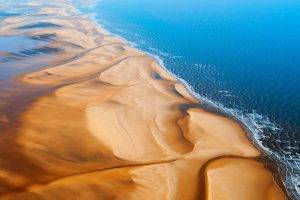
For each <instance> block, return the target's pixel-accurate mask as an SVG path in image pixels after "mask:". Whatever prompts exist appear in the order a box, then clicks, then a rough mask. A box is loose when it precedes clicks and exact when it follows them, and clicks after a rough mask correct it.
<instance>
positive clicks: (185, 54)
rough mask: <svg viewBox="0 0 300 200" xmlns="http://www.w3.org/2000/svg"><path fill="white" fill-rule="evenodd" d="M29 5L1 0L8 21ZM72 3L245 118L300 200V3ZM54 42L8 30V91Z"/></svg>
mask: <svg viewBox="0 0 300 200" xmlns="http://www.w3.org/2000/svg"><path fill="white" fill-rule="evenodd" d="M24 2H27V1H25V0H15V1H11V2H8V1H4V0H0V22H1V21H2V20H5V19H6V18H7V17H10V16H18V15H24V14H30V13H35V12H36V10H35V8H34V6H29V7H26V6H24V5H25V4H24ZM72 2H74V4H75V5H76V6H77V8H78V9H79V10H80V11H81V12H82V13H84V14H87V15H88V16H90V17H91V18H92V19H93V20H95V21H97V22H98V23H99V24H100V25H102V26H103V27H104V28H106V29H107V30H109V31H110V32H111V33H113V34H116V35H120V36H121V37H123V38H125V39H126V40H128V41H129V42H131V43H132V45H134V46H136V47H137V48H139V49H141V50H143V51H145V52H147V53H149V54H151V55H153V56H155V57H156V58H157V59H158V61H160V62H161V63H162V64H163V65H164V67H165V68H166V69H167V70H168V71H169V72H170V73H172V74H174V76H176V77H177V78H178V79H180V80H181V81H183V82H185V83H186V85H187V86H189V88H190V89H191V92H192V93H193V94H194V95H195V96H197V97H198V98H199V99H200V100H201V101H202V102H203V106H204V107H207V108H209V109H213V110H216V111H218V112H222V113H224V114H226V115H228V116H229V117H233V118H235V119H237V120H239V121H240V122H241V123H242V124H243V125H244V126H245V128H246V129H247V130H248V132H249V138H251V139H252V140H253V142H254V143H255V144H256V145H257V146H258V147H259V148H260V149H261V150H262V151H263V152H265V154H266V155H267V156H268V157H269V158H270V159H271V160H273V161H274V162H275V163H277V164H278V166H279V171H280V174H281V177H282V178H283V181H284V185H285V187H286V188H287V189H288V193H289V194H290V196H291V197H292V198H293V199H300V117H299V113H300V1H299V0H249V1H245V0H244V1H243V0H226V1H225V0H218V1H216V0H186V1H182V0H164V1H161V0H101V1H100V0H99V1H97V0H82V1H79V0H76V1H75V0H73V1H72ZM45 3H46V2H45ZM0 28H1V27H0ZM50 41H51V38H50V39H49V38H48V39H47V38H39V39H37V38H29V37H23V36H14V35H10V36H0V44H1V45H0V89H1V87H2V89H3V88H4V89H5V87H6V85H7V84H6V82H7V81H9V80H10V79H11V78H12V77H14V76H16V75H18V74H22V73H24V72H28V71H33V70H35V69H39V68H42V67H44V66H47V62H49V63H51V58H52V57H55V56H57V52H56V51H50V52H49V49H48V50H47V49H43V48H40V47H43V46H44V45H46V44H47V43H49V42H50ZM30 49H31V50H34V51H28V50H30ZM3 52H4V53H3ZM5 52H9V53H10V54H5ZM36 54H37V55H39V56H36ZM36 57H37V58H36ZM40 57H42V58H43V59H39V58H40ZM45 62H46V64H45ZM0 93H1V91H0ZM0 97H1V95H0ZM0 103H1V102H0Z"/></svg>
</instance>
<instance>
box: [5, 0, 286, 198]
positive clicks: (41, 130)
mask: <svg viewBox="0 0 300 200" xmlns="http://www.w3.org/2000/svg"><path fill="white" fill-rule="evenodd" d="M62 5H63V7H62V8H61V9H60V8H59V7H55V8H51V7H46V8H43V9H41V11H40V13H39V14H41V13H44V14H49V15H51V16H53V15H54V16H57V17H56V18H47V19H45V20H42V19H40V20H39V21H42V22H48V23H52V24H55V25H57V26H59V28H39V29H36V30H27V31H26V34H27V35H29V36H34V35H40V34H42V33H43V34H45V33H47V34H53V35H55V42H53V43H50V44H49V45H54V44H56V45H62V46H63V44H66V42H67V43H68V44H69V46H68V48H66V49H65V52H66V53H72V55H73V56H72V57H70V58H68V59H65V60H64V62H61V63H59V64H57V65H55V66H49V67H47V68H45V69H41V70H39V71H35V72H32V73H28V74H25V75H23V76H22V77H20V78H19V80H20V81H22V82H23V83H25V84H27V85H32V86H35V87H41V88H48V89H49V88H50V89H51V92H48V93H47V94H44V95H42V96H39V97H38V98H36V99H35V100H33V101H32V102H31V103H30V104H29V105H27V106H26V109H24V112H22V113H21V114H20V115H19V116H18V126H17V127H16V128H8V129H6V130H5V131H3V135H2V136H1V138H0V142H1V144H3V146H2V147H0V151H1V154H0V158H1V163H0V195H1V196H0V199H49V200H50V199H170V200H171V199H180V200H185V199H186V200H188V199H230V200H233V199H237V200H238V199H270V200H271V199H272V200H273V199H284V198H285V195H284V193H283V192H282V190H281V189H280V188H279V187H278V186H277V184H276V182H275V181H274V180H273V177H272V175H271V173H270V172H269V171H268V170H267V169H266V168H264V167H263V164H262V163H259V162H258V161H254V160H253V158H257V157H259V156H260V155H261V153H260V152H259V151H258V150H257V149H256V148H255V147H254V146H253V144H252V143H251V142H250V141H249V140H248V138H247V134H246V132H245V131H244V130H243V129H242V127H241V126H240V125H239V124H238V123H237V122H236V121H234V120H232V119H229V118H226V117H224V116H221V115H218V114H215V113H211V112H208V111H206V110H205V109H204V108H202V107H201V102H199V101H198V100H197V99H195V98H194V97H192V96H191V95H190V94H189V93H188V91H187V89H186V88H185V87H184V86H183V85H182V83H180V82H178V81H177V80H176V79H175V78H174V77H172V76H171V75H169V74H168V73H167V72H166V71H164V70H163V68H161V66H160V65H159V64H158V63H157V62H156V61H155V59H153V58H151V57H149V56H148V55H145V54H144V53H142V52H139V51H138V50H136V49H134V48H133V47H131V46H130V45H128V44H127V43H126V42H125V41H124V40H123V39H120V38H117V37H114V36H111V35H110V34H109V33H108V32H107V31H105V30H103V29H102V28H99V27H98V26H96V25H95V24H94V23H92V22H91V21H90V20H89V19H88V18H86V17H82V16H80V15H79V14H78V13H77V12H76V10H74V8H73V7H72V6H71V5H69V4H67V3H62ZM72 15H76V17H66V16H72ZM35 18H37V19H39V17H38V16H36V17H34V16H32V17H22V16H21V17H12V18H11V19H8V20H6V22H4V24H5V23H7V24H6V25H5V26H3V27H2V28H1V29H0V33H3V34H4V33H5V34H21V33H20V30H16V29H15V27H16V26H17V25H18V26H25V25H28V24H33V22H32V20H33V19H35ZM16 22H18V23H16ZM16 24H17V25H16ZM57 26H56V27H57ZM22 34H24V33H22ZM58 58H59V56H58ZM10 155H13V156H10ZM224 157H226V158H224Z"/></svg>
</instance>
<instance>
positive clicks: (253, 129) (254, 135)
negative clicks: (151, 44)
mask: <svg viewBox="0 0 300 200" xmlns="http://www.w3.org/2000/svg"><path fill="white" fill-rule="evenodd" d="M71 4H73V3H71ZM75 9H76V10H77V12H78V13H80V14H82V15H86V16H88V18H89V19H90V20H91V21H93V22H94V23H95V25H96V26H99V27H100V28H101V29H105V30H106V31H107V32H108V33H110V34H111V35H112V36H114V37H117V38H120V39H121V40H124V41H125V42H126V43H128V44H129V45H130V46H131V47H133V48H135V49H136V50H137V51H139V52H141V53H144V54H146V55H148V56H149V57H152V58H154V59H155V60H156V61H157V62H158V63H159V65H160V66H161V68H162V69H163V70H164V71H166V72H167V73H168V74H169V75H170V76H172V77H173V78H175V79H176V80H177V81H178V82H179V83H181V84H182V85H184V87H185V89H186V90H187V91H188V93H189V94H190V95H191V96H193V98H196V99H197V100H198V101H199V102H198V103H199V104H201V108H202V109H204V110H206V111H208V112H211V113H215V114H217V115H221V116H224V117H226V118H229V119H232V120H234V121H236V122H237V123H239V125H240V126H241V127H242V128H243V130H244V131H245V132H246V133H247V134H246V135H247V138H248V140H249V141H250V142H251V143H252V144H253V145H254V146H255V147H256V148H257V149H258V150H259V151H260V152H261V155H260V156H259V157H257V158H256V159H257V160H259V162H262V163H263V164H264V166H265V167H266V168H267V169H268V170H270V171H271V172H272V174H273V177H274V179H275V180H276V182H277V184H279V186H280V188H281V189H282V190H283V191H284V193H285V194H286V197H287V198H288V199H291V196H293V195H294V194H293V193H289V191H288V190H287V188H286V185H285V184H286V182H285V181H284V178H286V177H285V176H284V175H283V174H282V173H281V171H282V170H283V169H282V168H281V167H280V164H281V163H280V162H279V161H278V159H276V155H274V153H273V152H272V151H270V150H269V149H268V148H266V147H265V146H264V145H262V144H261V142H259V136H258V135H259V134H260V131H259V127H258V126H259V125H257V124H256V122H255V121H254V119H250V118H249V117H248V116H244V114H242V113H241V112H240V111H239V110H238V109H236V108H227V107H225V106H224V105H223V104H222V103H220V102H215V101H212V100H210V99H208V98H206V97H204V96H201V95H200V94H198V93H197V92H196V91H195V90H194V89H193V87H192V86H191V85H190V84H189V83H188V82H187V81H186V80H184V79H182V78H180V77H178V76H177V75H175V74H174V73H172V72H171V71H169V70H168V69H167V67H166V66H165V64H164V61H163V59H162V58H160V56H159V55H157V54H155V53H154V52H153V53H151V52H148V51H146V50H142V49H141V48H140V47H139V45H138V44H136V43H135V42H131V41H128V40H126V39H125V38H123V37H122V36H121V35H118V34H115V33H112V32H110V31H109V30H108V28H106V27H105V25H102V24H100V23H99V22H98V21H97V19H96V16H90V15H88V14H83V13H82V12H81V11H79V9H78V8H76V7H75ZM93 15H94V14H93ZM106 23H107V22H106ZM255 114H257V113H254V115H255ZM249 120H250V121H249ZM269 123H271V124H272V127H271V128H272V129H278V130H280V128H278V127H277V126H276V125H275V124H273V123H272V122H269ZM290 195H291V196H290Z"/></svg>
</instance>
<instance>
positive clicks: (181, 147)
mask: <svg viewBox="0 0 300 200" xmlns="http://www.w3.org/2000/svg"><path fill="white" fill-rule="evenodd" d="M97 25H98V24H97ZM100 28H102V27H100ZM119 39H120V38H119ZM117 40H118V39H117ZM121 41H122V42H123V39H122V38H121ZM122 42H121V43H120V44H121V45H124V46H125V47H126V48H127V44H128V43H126V41H125V43H122ZM124 46H120V47H118V45H116V49H108V51H116V52H118V51H124V50H123V49H124ZM121 47H122V48H121ZM129 49H130V51H131V50H132V54H133V55H135V54H137V55H136V56H140V57H142V58H144V60H143V59H142V60H138V59H137V61H138V62H141V63H144V62H145V65H146V64H147V63H148V61H146V60H147V59H148V56H149V55H147V54H146V55H145V56H144V55H140V54H144V52H136V51H139V50H137V49H135V48H132V47H130V44H129ZM94 50H96V51H97V49H94ZM92 51H93V50H92ZM126 51H127V50H126ZM99 55H100V54H99ZM133 58H134V57H133ZM149 59H150V60H149V62H150V63H151V65H150V66H151V67H153V65H152V61H151V60H152V58H149ZM121 62H122V60H121ZM134 62H135V59H134ZM67 64H68V63H67ZM118 64H119V63H117V64H113V65H112V66H111V67H112V69H114V66H116V65H118ZM63 65H64V64H63ZM63 65H59V66H63ZM154 65H155V67H153V68H152V69H151V68H150V69H143V70H146V71H145V72H144V71H139V70H140V69H138V68H137V69H135V70H137V71H132V72H130V71H129V72H128V73H133V74H135V73H142V75H141V76H146V77H147V79H146V80H147V81H150V82H151V84H154V85H153V86H155V87H157V88H159V91H160V92H163V93H165V94H167V95H171V96H173V97H172V99H173V98H175V96H176V95H178V94H176V95H175V96H174V94H171V93H169V90H166V88H164V86H163V85H162V83H160V84H159V80H155V78H154V79H153V80H152V79H151V76H152V74H151V76H149V75H148V74H147V73H148V72H147V70H149V71H150V70H153V71H154V72H155V73H158V74H159V76H160V77H163V81H165V80H164V79H166V82H164V83H163V84H165V85H166V86H168V84H169V83H168V82H169V81H171V82H173V83H172V84H173V85H174V89H175V90H177V92H178V93H179V95H181V96H183V97H184V98H187V99H188V101H187V102H189V101H190V102H192V101H191V99H192V100H195V98H194V97H192V96H190V95H191V94H188V93H189V91H187V89H188V88H186V87H187V86H186V85H183V83H182V82H181V81H180V80H176V77H170V76H171V74H168V73H169V72H168V71H167V70H166V69H164V66H160V64H159V63H158V64H154ZM156 65H157V66H156ZM59 66H58V67H59ZM128 66H130V67H132V66H134V65H133V64H129V65H128ZM159 68H161V69H159ZM121 69H122V70H125V72H126V69H127V68H121ZM49 70H50V71H51V72H49ZM55 70H56V69H55V67H54V68H53V67H52V68H48V69H42V70H40V71H37V72H34V73H30V75H28V74H27V75H25V78H24V77H23V80H25V82H27V83H28V84H32V83H33V84H34V85H39V84H40V85H50V86H51V85H52V86H58V87H59V88H60V89H58V90H59V91H61V90H63V91H64V90H66V91H64V92H63V91H62V92H57V91H55V93H56V95H60V96H61V95H62V97H61V98H65V97H64V95H66V94H68V92H69V93H70V92H71V93H70V94H72V92H74V91H76V90H75V89H76V87H75V88H73V87H74V86H76V84H77V83H78V84H79V86H80V87H87V88H88V90H89V91H90V92H92V90H96V89H95V88H94V86H93V84H96V83H95V81H93V80H95V79H94V78H91V76H90V75H88V74H87V75H86V77H87V78H86V79H87V81H85V80H83V81H82V82H81V79H79V81H80V82H78V81H74V80H76V76H75V78H74V77H73V78H72V76H73V74H68V71H65V72H64V69H59V70H61V72H59V71H58V72H59V73H62V72H63V73H67V76H66V78H64V77H62V75H59V76H58V75H57V76H56V75H55V73H56V72H55ZM115 70H117V72H118V70H120V69H119V68H115ZM122 70H121V71H120V72H122ZM156 70H157V71H156ZM96 71H97V70H96ZM82 72H83V71H82V70H81V71H80V70H79V71H78V73H79V75H78V77H81V78H82V74H81V75H80V73H82ZM104 72H105V74H106V75H103V76H102V78H101V74H103V73H104ZM47 73H49V74H47ZM63 73H62V74H63ZM84 73H86V72H84ZM90 73H92V72H90ZM114 73H116V72H114V71H111V70H110V68H108V69H105V68H104V69H103V70H102V71H101V73H100V77H99V78H100V80H101V82H99V83H97V84H100V86H101V87H103V89H104V90H107V93H109V92H112V91H113V93H114V90H118V87H120V86H119V85H121V86H122V84H124V83H125V85H127V83H126V81H127V80H122V78H121V79H120V77H117V76H115V74H114ZM149 73H150V72H149ZM151 73H152V72H151ZM45 74H46V76H45ZM53 74H54V75H55V76H54V78H53V77H51V78H50V79H49V78H47V76H53ZM125 74H126V73H125ZM68 76H69V77H68ZM130 76H131V75H130ZM130 76H129V77H125V79H126V78H127V79H128V81H133V83H135V82H136V83H137V84H140V83H143V80H140V79H136V77H135V75H134V76H133V77H130ZM139 76H140V75H139ZM32 77H33V78H32ZM35 77H39V78H38V79H36V78H35ZM40 77H41V78H40ZM95 77H96V79H97V76H95ZM55 78H56V79H57V80H55ZM68 78H69V80H68ZM65 79H66V80H65ZM131 79H132V80H131ZM135 79H136V80H135ZM89 80H92V82H90V81H89ZM124 81H125V82H124ZM85 82H86V83H85ZM64 83H70V84H69V85H67V86H66V87H65V86H62V85H63V84H64ZM102 83H105V84H106V85H105V84H104V85H103V86H102V85H101V84H102ZM86 84H87V85H86ZM90 84H91V86H89V85H90ZM109 85H114V86H111V87H110V86H109ZM130 85H131V84H130ZM180 85H181V86H180ZM132 86H134V85H132ZM176 86H177V87H179V89H178V88H177V89H176ZM182 86H183V87H184V88H185V89H184V88H182ZM64 87H65V88H66V89H63V88H64ZM89 87H90V88H89ZM106 87H108V89H105V88H106ZM109 87H110V89H109ZM122 87H123V86H122ZM126 87H127V86H126ZM130 87H131V86H130ZM168 87H169V86H168ZM172 87H173V86H172ZM61 88H62V89H61ZM68 88H72V90H73V91H72V90H70V89H68ZM111 90H112V91H111ZM137 91H139V92H142V91H143V90H140V89H139V90H137ZM149 91H150V90H149ZM82 92H84V91H82ZM84 94H85V93H84ZM130 94H132V95H133V94H136V93H130ZM73 95H74V94H73ZM47 98H48V99H49V100H51V99H53V97H51V95H50V96H49V95H46V97H45V96H42V97H39V98H38V99H37V100H36V101H35V102H33V105H31V106H30V107H29V112H33V113H30V115H28V116H26V115H27V114H26V113H25V114H22V115H23V116H22V117H21V118H22V120H23V126H24V124H25V125H26V123H29V122H30V121H32V120H31V119H30V118H32V117H34V116H35V115H36V116H37V117H40V115H41V114H42V113H40V114H38V115H37V114H34V112H38V110H36V109H38V108H35V107H36V106H35V105H37V106H44V105H50V104H49V102H48V100H47ZM76 98H79V97H76ZM80 98H82V97H80ZM90 98H94V97H93V96H91V97H90ZM98 98H100V99H102V98H104V97H100V96H99V97H98ZM105 98H106V97H105ZM120 98H121V99H122V98H123V97H120ZM138 98H142V97H138ZM149 98H153V97H152V96H150V97H149ZM159 98H161V97H159ZM163 98H165V97H163ZM176 98H177V97H176ZM176 98H175V99H176ZM53 100H55V99H53ZM53 100H51V101H50V102H52V101H53ZM40 101H42V102H44V103H42V104H39V103H38V102H40ZM55 101H56V100H55ZM89 101H90V100H89ZM114 101H115V100H114ZM122 101H123V100H122ZM143 101H144V100H143ZM159 101H161V100H159ZM176 101H177V100H176ZM185 101H186V100H180V102H185ZM47 102H48V103H47ZM37 103H38V104H37ZM57 103H58V104H57V105H60V104H61V103H63V102H60V101H59V100H58V102H57ZM70 103H71V102H70ZM107 103H109V105H110V106H113V105H114V104H111V103H110V102H106V104H107ZM194 103H196V104H197V101H196V102H194ZM62 105H63V104H62ZM141 105H142V104H141ZM149 105H150V104H149ZM80 106H81V105H80ZM95 106H96V107H97V105H93V106H92V107H91V108H89V109H88V111H91V112H95V111H94V107H95ZM103 106H105V105H103ZM201 106H202V105H201ZM45 108H48V107H45ZM50 108H51V107H50ZM58 108H59V107H53V108H52V109H54V110H48V111H49V112H50V113H51V112H57V111H59V110H58ZM104 108H105V107H104ZM162 108H163V107H162ZM162 108H161V109H162ZM192 108H193V107H192ZM97 109H98V108H97ZM101 109H102V108H101ZM30 110H33V111H30ZM26 112H28V111H26ZM72 112H73V111H72ZM136 112H139V111H138V110H137V111H136ZM144 112H146V110H145V111H144ZM185 112H186V113H188V110H186V111H185ZM193 112H195V111H192V113H193ZM197 112H198V111H197ZM197 112H196V113H195V114H194V113H193V115H195V117H196V118H197V117H202V116H201V115H202V114H201V115H199V113H197ZM200 113H207V112H206V111H201V112H200ZM61 114H62V113H61ZM91 114H92V115H93V113H91ZM149 114H150V113H149ZM97 116H98V114H97ZM209 116H214V114H211V115H210V114H209ZM69 117H71V116H69ZM98 117H99V116H98ZM112 117H113V116H112ZM24 119H25V121H24ZM46 119H47V118H46ZM91 119H93V117H92V118H91ZM101 119H102V120H106V119H107V118H106V117H105V118H101ZM222 119H223V118H222ZM28 120H29V121H28ZM36 120H38V118H36V119H34V120H33V121H36ZM52 120H53V119H52ZM186 120H188V119H184V118H183V123H184V124H185V123H188V122H186ZM229 121H230V120H229ZM229 121H228V122H229ZM111 122H112V121H111ZM111 122H110V123H111ZM30 123H31V122H30ZM57 123H59V122H57ZM156 123H157V122H156ZM180 123H182V122H180ZM180 123H179V124H180ZM108 124H109V123H108ZM177 124H178V123H177ZM42 125H43V126H45V124H42ZM73 125H74V124H73ZM31 126H35V125H34V124H32V125H31ZM39 126H40V125H39ZM92 126H96V125H95V124H93V125H92ZM103 126H105V124H103ZM234 126H235V125H234ZM46 127H48V125H47V126H46ZM98 128H99V127H96V128H93V129H92V130H90V131H92V132H93V130H96V129H98ZM100 128H102V127H100ZM24 130H25V132H26V129H24ZM107 130H109V129H107ZM183 130H185V128H183ZM32 131H34V129H32V130H31V132H32ZM181 134H182V133H181ZM189 134H190V133H189ZM193 134H194V133H193ZM97 135H98V133H96V134H95V136H97ZM183 135H185V133H183ZM29 136H30V135H29ZM33 136H34V135H33ZM36 136H38V135H36ZM170 136H171V137H172V135H170ZM246 136H247V135H246ZM22 137H24V138H23V139H25V140H28V138H27V137H28V136H26V135H24V136H22ZM22 137H21V139H22ZM31 137H32V136H30V138H31ZM39 137H40V136H39ZM156 137H158V136H156ZM183 137H184V138H185V136H183ZM193 137H199V136H196V135H195V136H193ZM247 137H249V136H247ZM100 139H101V138H100ZM173 139H176V138H173ZM173 139H172V140H173ZM30 140H32V139H30ZM141 140H143V138H141ZM192 140H193V139H192ZM247 140H249V141H250V139H249V138H247ZM19 141H20V142H22V140H19ZM162 141H163V140H162ZM31 142H32V141H31ZM39 142H41V141H39ZM39 142H34V143H39ZM118 142H120V141H118ZM177 142H178V146H177V147H176V150H175V152H176V151H179V152H181V153H182V152H189V151H190V144H189V142H186V143H181V142H182V141H181V140H178V141H177ZM104 143H107V141H104ZM24 145H25V144H24ZM44 145H45V144H44ZM110 145H113V144H110ZM247 145H248V144H247ZM247 145H246V146H247ZM106 146H109V145H106ZM24 147H26V148H29V149H27V150H26V151H29V152H30V151H31V150H30V148H31V146H26V145H25V146H24ZM24 147H23V148H24ZM62 147H63V146H62ZM166 147H167V149H168V148H170V150H171V149H172V148H173V147H172V148H171V146H168V145H166ZM116 148H117V147H116ZM139 148H140V147H139ZM194 148H195V147H194ZM247 148H248V147H247ZM249 148H250V147H249ZM124 150H125V149H124ZM141 150H142V149H141ZM144 150H145V149H144ZM154 150H155V148H154V149H153V150H151V151H154ZM155 151H156V150H155ZM168 151H169V150H168ZM172 151H173V150H172ZM170 152H171V151H170ZM118 153H120V155H121V158H122V157H123V158H122V159H121V160H122V162H123V160H124V156H125V157H126V156H127V154H124V152H122V151H120V152H118ZM127 153H128V155H130V158H131V156H133V155H131V154H130V152H127ZM157 153H158V154H160V153H159V152H157ZM163 154H165V153H163ZM163 154H162V155H163ZM177 154H178V152H177V153H176V154H173V156H175V157H176V155H177ZM120 155H119V158H120ZM170 155H172V154H170ZM117 157H118V156H117ZM171 157H172V156H171ZM246 157H247V156H246ZM249 157H252V156H249ZM255 157H257V156H255ZM133 158H135V156H133V157H132V158H131V159H133ZM35 159H38V160H39V163H40V164H42V163H41V162H43V161H42V160H40V159H41V158H38V157H36V158H35ZM131 159H129V160H131ZM157 159H158V158H156V156H154V160H157ZM180 159H183V157H182V158H180ZM245 159H246V158H245ZM141 161H142V163H147V162H149V161H147V159H146V160H143V159H142V160H141ZM114 162H117V163H118V162H120V161H114ZM162 162H166V161H162ZM189 162H190V161H189ZM192 163H193V162H192ZM93 165H95V164H93ZM44 167H45V166H44ZM69 167H70V166H69ZM89 167H91V166H89ZM84 168H85V167H84ZM50 169H51V170H54V171H56V169H55V168H52V167H51V168H50ZM201 169H202V168H201ZM77 170H78V169H77ZM59 171H60V172H56V173H58V174H60V173H66V171H65V170H62V171H61V170H59ZM71 171H76V169H72V170H71Z"/></svg>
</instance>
